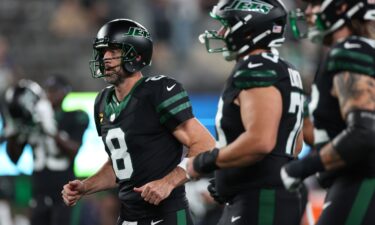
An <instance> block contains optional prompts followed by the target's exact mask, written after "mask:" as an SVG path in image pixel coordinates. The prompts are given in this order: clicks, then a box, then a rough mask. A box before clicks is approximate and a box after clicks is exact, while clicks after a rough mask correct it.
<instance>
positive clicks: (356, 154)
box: [320, 71, 375, 170]
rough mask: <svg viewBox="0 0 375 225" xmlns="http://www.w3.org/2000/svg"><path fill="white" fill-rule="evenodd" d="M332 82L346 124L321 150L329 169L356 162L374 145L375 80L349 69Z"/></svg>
mask: <svg viewBox="0 0 375 225" xmlns="http://www.w3.org/2000/svg"><path fill="white" fill-rule="evenodd" d="M333 81H334V83H333V95H334V96H336V97H337V98H338V99H339V103H340V110H341V115H342V117H343V118H344V119H345V120H346V125H347V127H346V129H345V130H344V131H342V132H341V133H340V134H339V135H338V136H337V137H336V138H335V139H334V140H333V141H332V143H330V144H328V145H326V146H324V147H323V149H322V150H321V152H320V156H321V158H322V162H323V164H324V167H325V168H326V170H333V169H338V168H340V167H343V166H345V165H350V164H354V163H357V162H358V161H360V160H361V159H363V158H365V157H366V156H367V154H368V152H369V151H371V150H373V149H374V148H375V141H374V137H375V129H374V125H375V79H374V78H372V77H370V76H366V75H361V74H357V73H353V72H348V71H346V72H342V73H340V74H338V75H336V76H335V77H334V80H333ZM354 149H355V150H354Z"/></svg>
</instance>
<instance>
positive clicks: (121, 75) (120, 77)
mask: <svg viewBox="0 0 375 225" xmlns="http://www.w3.org/2000/svg"><path fill="white" fill-rule="evenodd" d="M128 76H129V75H128V74H126V73H125V71H124V70H123V69H122V67H121V65H118V66H114V67H111V68H106V69H105V76H104V77H103V79H104V81H105V82H107V83H108V84H112V85H114V86H118V85H120V84H121V83H122V82H124V80H125V78H126V77H128Z"/></svg>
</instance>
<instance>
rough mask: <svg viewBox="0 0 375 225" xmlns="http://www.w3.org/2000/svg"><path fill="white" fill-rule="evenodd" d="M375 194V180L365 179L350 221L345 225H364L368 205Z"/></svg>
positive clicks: (351, 211) (349, 218)
mask: <svg viewBox="0 0 375 225" xmlns="http://www.w3.org/2000/svg"><path fill="white" fill-rule="evenodd" d="M374 192H375V178H374V179H365V180H364V181H362V184H361V186H360V187H359V191H358V194H357V197H356V199H355V201H354V204H353V206H352V209H351V210H350V213H349V216H348V219H347V220H346V223H345V225H357V224H358V225H359V224H362V220H363V217H364V216H365V214H366V212H367V208H368V205H369V204H370V201H371V199H372V196H373V195H374Z"/></svg>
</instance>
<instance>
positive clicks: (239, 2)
mask: <svg viewBox="0 0 375 225" xmlns="http://www.w3.org/2000/svg"><path fill="white" fill-rule="evenodd" d="M272 8H273V6H272V5H270V4H268V3H265V2H262V1H252V0H236V1H233V2H232V4H230V5H229V6H227V7H225V10H239V11H251V12H259V13H263V14H268V13H269V12H270V11H271V9H272Z"/></svg>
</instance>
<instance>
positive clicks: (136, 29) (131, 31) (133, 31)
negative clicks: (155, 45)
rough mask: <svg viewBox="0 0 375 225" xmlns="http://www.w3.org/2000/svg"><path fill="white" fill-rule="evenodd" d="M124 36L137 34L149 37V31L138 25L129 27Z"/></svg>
mask: <svg viewBox="0 0 375 225" xmlns="http://www.w3.org/2000/svg"><path fill="white" fill-rule="evenodd" d="M124 35H125V36H138V37H145V38H148V39H150V33H149V32H147V30H145V29H142V28H140V27H130V28H129V30H128V32H127V33H126V34H124Z"/></svg>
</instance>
